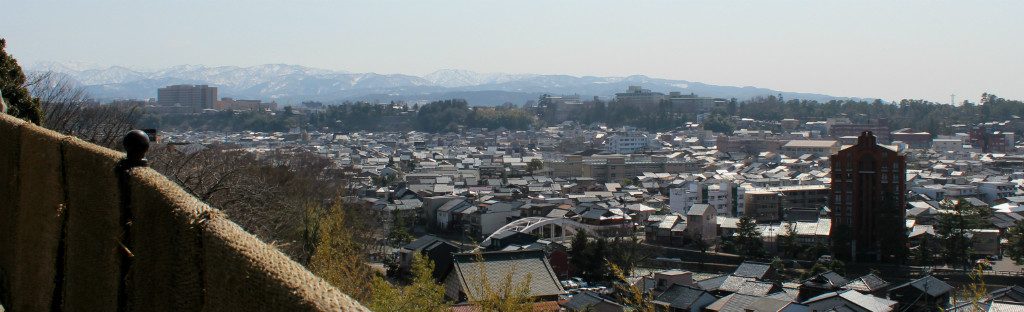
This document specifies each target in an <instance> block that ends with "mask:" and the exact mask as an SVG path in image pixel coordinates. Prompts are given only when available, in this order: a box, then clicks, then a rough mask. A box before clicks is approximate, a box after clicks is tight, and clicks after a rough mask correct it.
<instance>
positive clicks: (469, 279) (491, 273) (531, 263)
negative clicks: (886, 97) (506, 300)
mask: <svg viewBox="0 0 1024 312" xmlns="http://www.w3.org/2000/svg"><path fill="white" fill-rule="evenodd" d="M480 257H482V258H483V261H480V262H478V261H477V255H476V254H472V253H463V254H456V255H455V261H454V267H455V272H453V273H452V274H456V276H455V278H457V281H458V282H459V284H460V286H461V288H462V291H463V292H464V293H465V294H466V296H467V297H468V299H469V300H470V301H472V300H476V299H479V298H480V297H481V296H482V295H483V287H481V286H482V285H483V283H484V282H486V283H488V284H489V285H490V288H491V289H493V290H494V291H498V292H501V291H502V290H501V289H500V286H501V284H502V281H504V280H505V279H506V278H507V277H508V276H511V278H512V282H513V286H519V285H520V283H523V282H526V281H529V283H530V284H529V286H528V287H529V288H530V296H533V297H538V296H554V295H561V294H564V293H565V291H564V290H563V289H562V285H561V284H560V283H559V282H558V278H557V277H556V275H555V271H554V269H552V268H551V264H550V263H548V261H547V259H546V258H545V257H544V251H541V250H524V251H497V252H484V253H482V254H480ZM481 272H483V274H482V275H483V276H481Z"/></svg>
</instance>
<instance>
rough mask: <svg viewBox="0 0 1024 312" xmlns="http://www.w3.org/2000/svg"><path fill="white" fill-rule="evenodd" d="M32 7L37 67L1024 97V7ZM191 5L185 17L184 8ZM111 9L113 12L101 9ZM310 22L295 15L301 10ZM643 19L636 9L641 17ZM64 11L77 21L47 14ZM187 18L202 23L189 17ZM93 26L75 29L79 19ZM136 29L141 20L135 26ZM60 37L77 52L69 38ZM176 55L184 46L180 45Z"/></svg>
mask: <svg viewBox="0 0 1024 312" xmlns="http://www.w3.org/2000/svg"><path fill="white" fill-rule="evenodd" d="M190 5H196V4H195V3H165V2H141V3H115V2H98V3H89V4H81V3H70V4H68V3H59V4H58V3H57V2H48V1H43V2H17V3H12V4H11V5H10V6H11V8H12V10H14V11H19V12H24V14H18V15H16V16H12V17H10V19H9V20H10V21H11V23H12V25H33V26H32V27H27V26H25V27H14V28H13V29H10V30H8V31H7V32H5V33H4V34H3V36H4V37H5V38H7V39H8V42H9V47H10V51H11V53H12V54H13V55H14V56H15V57H17V58H18V59H19V60H20V61H21V62H22V63H23V64H33V63H36V62H40V61H59V62H67V61H81V62H86V63H96V64H101V65H121V66H130V67H144V68H156V67H167V66H173V65H181V64H204V65H209V66H253V65H258V64H268V63H286V64H296V65H302V66H309V67H316V68H325V69H332V70H347V71H352V72H376V73H402V74H412V75H423V74H427V73H430V72H432V71H434V70H438V69H445V68H456V69H466V70H472V71H476V72H505V73H513V74H518V73H533V74H567V75H575V76H585V75H594V76H629V75H647V76H651V77H659V78H667V79H682V80H689V81H699V82H704V83H710V84H717V85H730V86H756V87H764V88H771V89H775V90H781V91H788V92H811V93H823V94H829V95H834V96H840V97H863V98H882V99H885V100H899V99H903V98H909V99H926V100H930V101H935V102H940V103H948V102H949V100H950V94H956V98H957V100H956V101H957V102H960V101H962V100H964V99H968V100H972V101H976V100H977V98H978V97H979V96H980V95H981V93H984V92H988V93H994V94H998V95H1000V96H1001V97H1006V98H1022V97H1024V91H1021V90H1019V89H1018V88H1015V86H1019V85H1021V82H1024V81H1022V79H1024V78H1020V77H1019V75H1017V74H1016V73H1019V72H1021V70H1024V64H1022V62H1020V61H1019V60H1018V57H1016V56H1017V55H1020V54H1021V52H1024V44H1022V43H1021V42H1020V41H1019V40H1015V39H1014V37H1015V36H1014V35H1015V34H1014V31H1013V30H1014V29H1021V26H1024V25H1021V24H1022V22H1021V21H1019V19H1015V18H1013V16H1012V14H1013V12H1020V10H1019V8H1020V6H1021V5H1022V4H1020V3H1016V2H996V3H984V4H966V3H956V2H903V3H896V4H891V3H882V2H864V3H857V4H844V3H830V4H818V3H814V4H809V3H804V2H782V3H742V4H737V5H722V4H720V3H711V2H686V3H670V2H640V3H630V4H619V3H609V2H588V3H587V5H575V3H557V4H550V3H541V2H526V3H517V4H516V5H506V4H496V3H476V2H444V3H396V2H381V3H334V2H322V1H305V2H299V3H289V4H287V5H285V4H275V3H269V2H256V3H247V5H238V3H235V2H216V3H209V4H207V3H203V4H202V8H203V10H182V8H185V7H189V6H190ZM173 12H179V13H173ZM98 16H103V17H104V18H96V17H98ZM289 17H294V18H289ZM633 17H636V18H633ZM44 19H59V20H63V21H66V23H52V24H50V23H33V22H32V21H35V20H44ZM183 21H187V23H185V22H183ZM71 24H74V25H79V26H77V27H76V31H75V32H70V31H68V29H67V27H66V25H71ZM126 25H131V26H132V27H125V26H126ZM55 43H60V44H59V45H60V46H61V47H64V48H62V49H54V48H53V47H54V44H55ZM169 51H174V53H168V52H169Z"/></svg>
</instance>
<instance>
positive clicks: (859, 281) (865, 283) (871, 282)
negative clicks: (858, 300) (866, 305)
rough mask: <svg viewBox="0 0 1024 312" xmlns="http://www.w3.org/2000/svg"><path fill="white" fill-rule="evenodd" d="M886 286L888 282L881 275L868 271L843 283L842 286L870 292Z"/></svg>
mask: <svg viewBox="0 0 1024 312" xmlns="http://www.w3.org/2000/svg"><path fill="white" fill-rule="evenodd" d="M887 286H889V282H886V281H885V280H883V279H882V278H881V277H878V276H876V275H874V274H870V273H869V274H868V275H864V276H861V277H858V278H856V279H854V280H852V281H850V282H849V283H847V284H846V285H844V286H843V288H846V289H853V290H857V291H860V292H865V293H870V292H875V291H878V290H881V289H883V288H885V287H887Z"/></svg>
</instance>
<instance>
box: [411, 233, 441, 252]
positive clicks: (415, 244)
mask: <svg viewBox="0 0 1024 312" xmlns="http://www.w3.org/2000/svg"><path fill="white" fill-rule="evenodd" d="M439 241H441V242H446V243H447V242H448V241H447V240H445V239H443V238H440V237H437V236H434V235H423V236H420V238H417V239H416V240H414V241H412V242H410V243H408V244H406V245H405V246H402V248H403V249H408V250H422V249H423V248H426V247H427V246H430V245H432V244H434V243H436V242H439Z"/></svg>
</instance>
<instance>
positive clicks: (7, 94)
mask: <svg viewBox="0 0 1024 312" xmlns="http://www.w3.org/2000/svg"><path fill="white" fill-rule="evenodd" d="M6 48H7V41H6V40H4V39H3V38H0V94H3V97H4V102H5V103H7V106H8V107H7V114H10V115H13V116H15V117H18V118H21V119H24V120H28V121H31V122H32V123H35V124H37V125H38V124H41V123H42V121H43V110H42V108H41V106H40V105H39V99H36V98H33V97H32V95H31V94H30V93H29V91H28V88H25V81H26V78H25V72H23V71H22V70H21V66H18V60H15V59H14V57H11V55H9V54H7V51H6V50H5V49H6ZM0 113H2V112H0Z"/></svg>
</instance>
